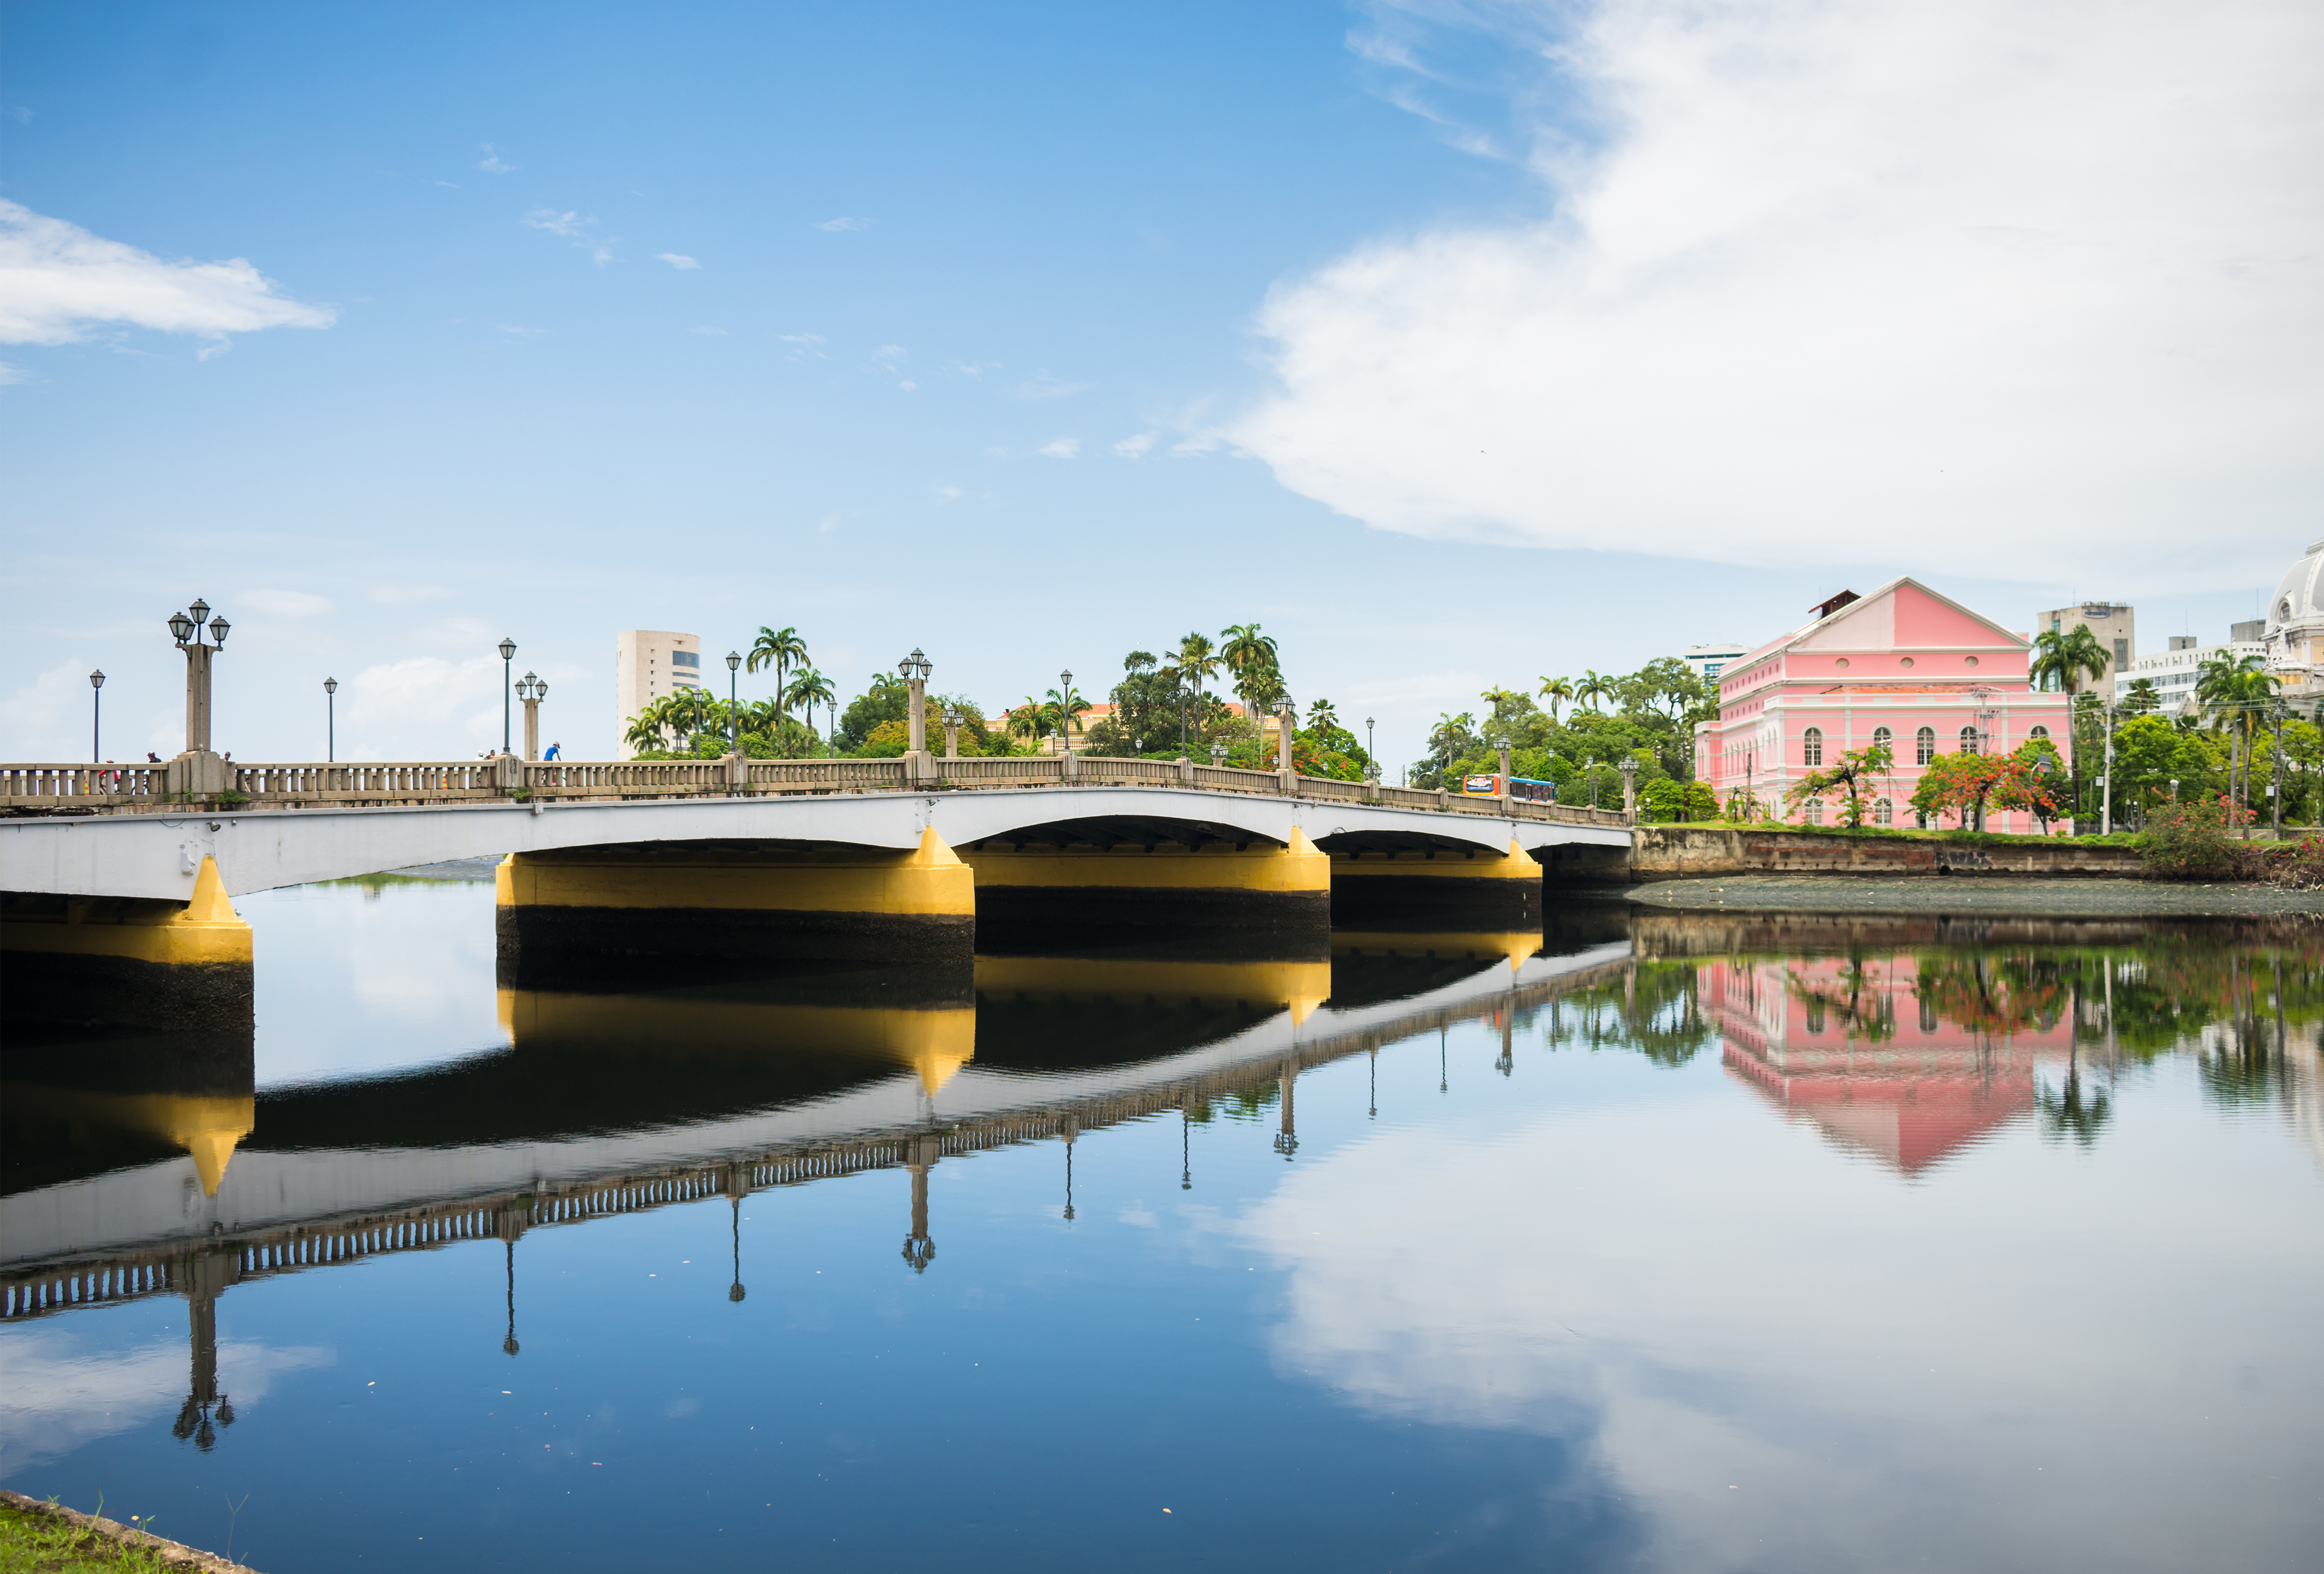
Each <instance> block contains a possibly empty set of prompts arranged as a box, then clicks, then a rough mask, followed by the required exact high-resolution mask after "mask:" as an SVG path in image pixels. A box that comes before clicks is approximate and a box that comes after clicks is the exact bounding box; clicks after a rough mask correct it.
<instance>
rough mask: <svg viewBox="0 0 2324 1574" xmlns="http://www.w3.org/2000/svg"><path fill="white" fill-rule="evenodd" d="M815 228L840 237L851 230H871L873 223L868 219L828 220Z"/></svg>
mask: <svg viewBox="0 0 2324 1574" xmlns="http://www.w3.org/2000/svg"><path fill="white" fill-rule="evenodd" d="M816 228H817V229H821V230H828V231H830V232H831V233H832V234H834V235H838V234H842V233H844V232H845V231H847V230H851V229H869V228H871V220H870V219H868V218H826V219H825V220H824V221H823V222H822V223H821V224H818V225H816Z"/></svg>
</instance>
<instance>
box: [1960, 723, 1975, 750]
mask: <svg viewBox="0 0 2324 1574" xmlns="http://www.w3.org/2000/svg"><path fill="white" fill-rule="evenodd" d="M1960 752H1961V753H1962V754H1965V755H1973V754H1975V753H1977V728H1975V727H1963V728H1961V730H1960Z"/></svg>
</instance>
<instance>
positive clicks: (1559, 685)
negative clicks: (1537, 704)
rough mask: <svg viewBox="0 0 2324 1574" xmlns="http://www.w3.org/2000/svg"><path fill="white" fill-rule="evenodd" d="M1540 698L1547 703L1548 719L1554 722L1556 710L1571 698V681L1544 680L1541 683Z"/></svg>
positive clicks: (1561, 679)
mask: <svg viewBox="0 0 2324 1574" xmlns="http://www.w3.org/2000/svg"><path fill="white" fill-rule="evenodd" d="M1541 697H1542V698H1543V699H1546V700H1548V701H1549V719H1550V720H1551V721H1553V722H1554V721H1555V720H1556V719H1557V708H1558V707H1559V706H1560V705H1562V704H1564V703H1565V702H1566V701H1568V700H1570V699H1572V698H1573V680H1572V679H1571V678H1544V679H1543V680H1542V681H1541Z"/></svg>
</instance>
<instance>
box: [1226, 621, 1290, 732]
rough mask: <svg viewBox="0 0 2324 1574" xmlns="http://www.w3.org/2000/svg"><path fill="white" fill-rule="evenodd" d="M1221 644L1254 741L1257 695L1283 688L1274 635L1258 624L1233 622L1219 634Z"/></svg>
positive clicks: (1257, 723)
mask: <svg viewBox="0 0 2324 1574" xmlns="http://www.w3.org/2000/svg"><path fill="white" fill-rule="evenodd" d="M1219 641H1220V643H1219V660H1220V661H1221V662H1224V663H1225V665H1226V670H1227V673H1228V676H1229V677H1231V679H1233V681H1234V687H1235V692H1236V693H1238V694H1240V695H1241V696H1242V699H1243V704H1244V706H1245V708H1247V709H1248V711H1249V714H1250V725H1251V734H1250V736H1251V738H1252V740H1253V741H1254V742H1255V741H1257V739H1258V737H1259V702H1258V696H1259V695H1260V694H1261V693H1263V692H1264V691H1266V690H1268V689H1269V688H1270V687H1280V680H1279V678H1278V677H1277V657H1278V655H1279V653H1278V652H1277V649H1276V645H1275V639H1274V636H1273V635H1271V634H1261V633H1259V625H1257V624H1255V623H1231V624H1229V625H1227V626H1226V627H1225V628H1224V629H1222V630H1221V631H1220V633H1219Z"/></svg>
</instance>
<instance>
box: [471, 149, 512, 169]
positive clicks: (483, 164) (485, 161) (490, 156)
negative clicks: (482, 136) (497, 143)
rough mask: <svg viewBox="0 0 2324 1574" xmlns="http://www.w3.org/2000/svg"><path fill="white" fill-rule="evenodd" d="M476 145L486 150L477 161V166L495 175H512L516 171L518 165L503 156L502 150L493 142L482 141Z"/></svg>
mask: <svg viewBox="0 0 2324 1574" xmlns="http://www.w3.org/2000/svg"><path fill="white" fill-rule="evenodd" d="M476 145H477V146H478V147H480V148H482V149H484V157H483V158H481V159H478V160H477V161H476V168H478V169H480V170H484V171H489V172H490V173H492V174H495V175H512V174H514V173H515V172H516V166H515V165H514V164H512V163H510V162H508V161H507V160H506V159H503V157H501V153H500V150H499V149H498V148H496V147H494V146H493V144H490V143H488V142H480V143H478V144H476Z"/></svg>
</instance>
